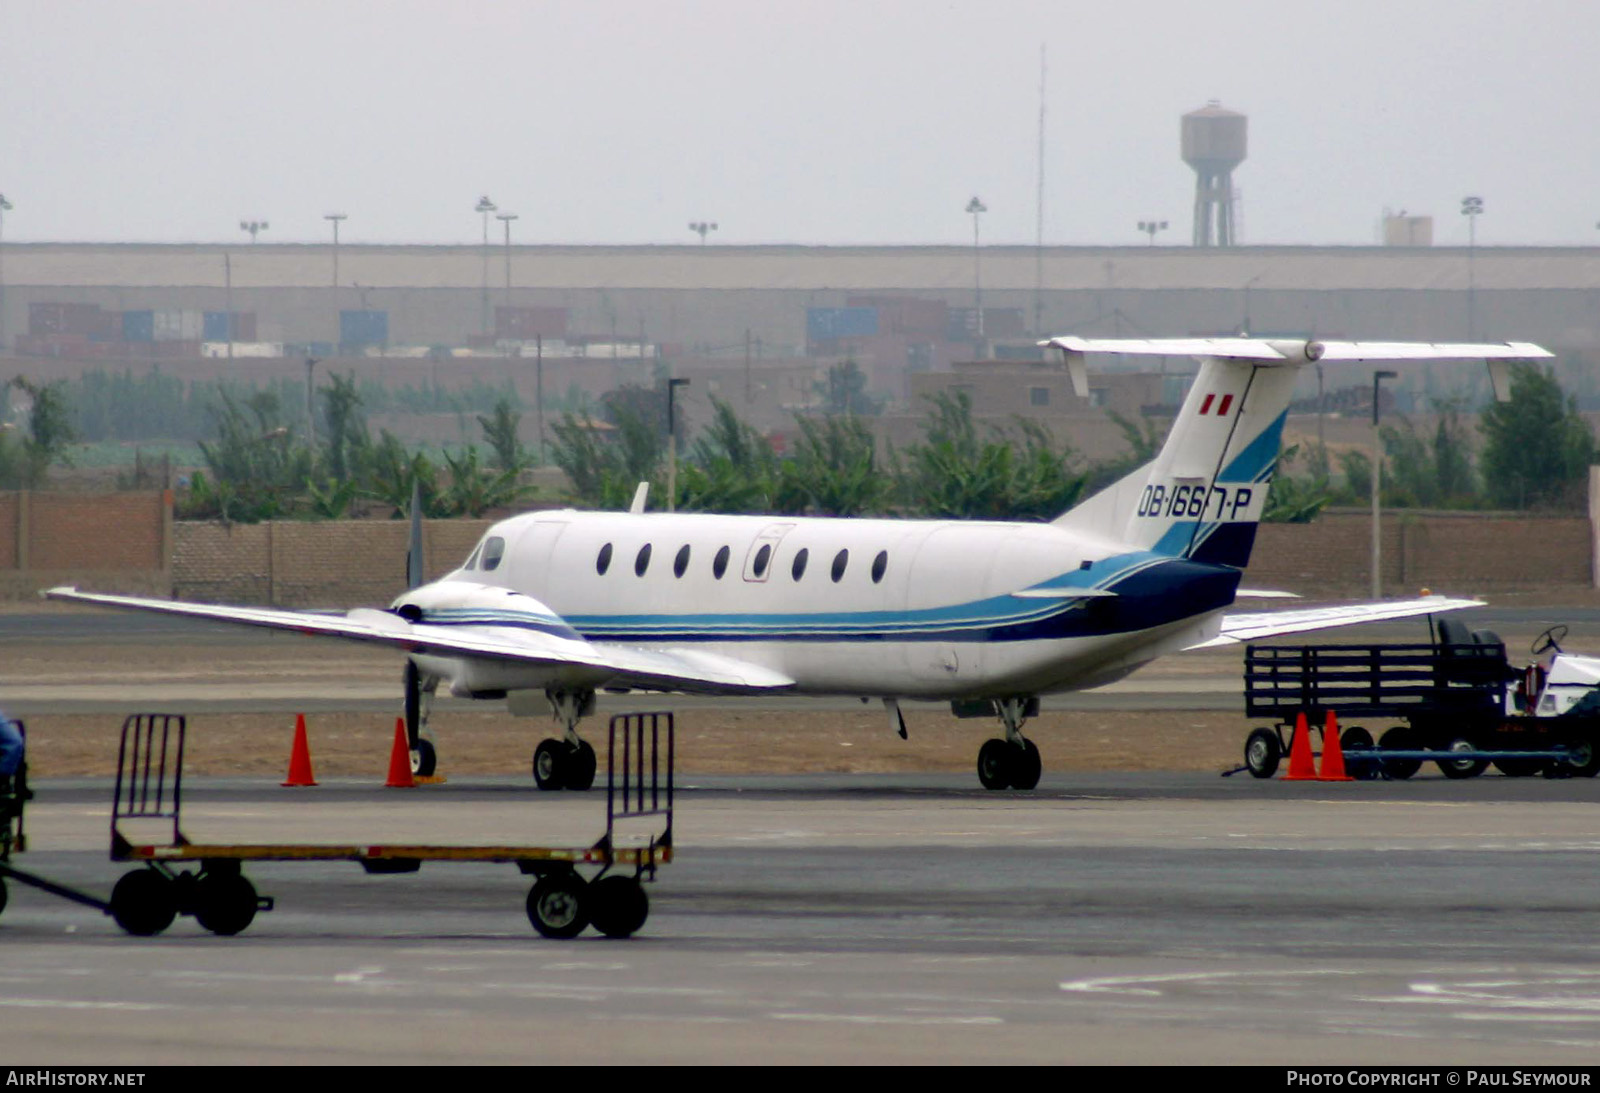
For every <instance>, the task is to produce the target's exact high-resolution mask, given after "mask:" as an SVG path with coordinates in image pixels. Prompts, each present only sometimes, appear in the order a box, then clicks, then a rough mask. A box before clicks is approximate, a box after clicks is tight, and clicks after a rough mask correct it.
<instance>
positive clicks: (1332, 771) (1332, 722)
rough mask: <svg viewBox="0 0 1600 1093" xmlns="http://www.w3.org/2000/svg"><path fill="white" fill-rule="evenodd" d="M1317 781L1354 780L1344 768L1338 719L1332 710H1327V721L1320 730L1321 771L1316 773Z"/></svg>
mask: <svg viewBox="0 0 1600 1093" xmlns="http://www.w3.org/2000/svg"><path fill="white" fill-rule="evenodd" d="M1317 781H1319V782H1354V781H1355V779H1354V778H1352V777H1350V775H1348V774H1346V773H1345V770H1344V748H1343V747H1341V746H1340V745H1339V719H1338V718H1336V717H1334V716H1333V711H1332V710H1329V711H1328V721H1327V724H1326V726H1325V727H1324V728H1323V730H1322V773H1321V774H1319V775H1317Z"/></svg>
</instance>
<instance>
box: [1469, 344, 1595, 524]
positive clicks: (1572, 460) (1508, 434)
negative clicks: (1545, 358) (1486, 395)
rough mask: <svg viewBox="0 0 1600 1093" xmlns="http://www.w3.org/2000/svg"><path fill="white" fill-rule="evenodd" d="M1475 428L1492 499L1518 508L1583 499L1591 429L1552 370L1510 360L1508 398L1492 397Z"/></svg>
mask: <svg viewBox="0 0 1600 1093" xmlns="http://www.w3.org/2000/svg"><path fill="white" fill-rule="evenodd" d="M1478 428H1479V430H1480V431H1481V432H1482V434H1483V438H1484V446H1483V457H1482V460H1481V466H1482V468H1483V480H1484V485H1485V487H1486V488H1487V490H1488V493H1489V500H1490V502H1491V503H1493V504H1494V505H1496V506H1498V507H1500V508H1519V509H1520V508H1573V507H1578V506H1581V505H1582V503H1583V497H1584V492H1585V489H1586V487H1587V476H1588V473H1589V465H1590V464H1591V463H1592V462H1594V456H1595V440H1594V433H1593V432H1592V431H1591V430H1590V428H1589V425H1588V423H1587V422H1586V421H1584V419H1583V417H1582V416H1581V415H1580V414H1579V413H1578V407H1577V402H1576V400H1575V399H1572V398H1568V397H1563V394H1562V391H1561V386H1560V384H1558V383H1557V382H1556V379H1555V377H1554V376H1552V375H1551V374H1549V373H1548V372H1546V371H1545V370H1543V369H1542V368H1537V367H1535V366H1533V365H1517V366H1514V367H1513V368H1512V370H1511V391H1510V398H1509V399H1508V400H1507V401H1506V402H1494V403H1491V404H1490V406H1489V408H1488V409H1487V410H1485V411H1484V413H1483V417H1482V420H1481V421H1480V422H1479V425H1478Z"/></svg>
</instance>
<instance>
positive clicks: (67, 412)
mask: <svg viewBox="0 0 1600 1093" xmlns="http://www.w3.org/2000/svg"><path fill="white" fill-rule="evenodd" d="M11 385H12V386H13V387H15V388H16V389H17V390H19V391H24V392H26V393H27V394H28V396H29V397H30V398H31V399H32V401H33V405H32V407H31V408H30V409H29V410H28V435H27V437H26V438H25V439H24V440H23V441H22V452H21V456H22V458H21V461H20V471H21V475H22V479H23V481H22V483H21V484H22V485H26V486H27V487H28V488H29V489H36V488H37V487H38V486H39V485H40V484H42V483H43V482H44V476H45V472H46V471H48V470H49V469H50V465H51V464H52V463H55V462H58V461H59V462H65V461H66V452H67V446H68V445H69V444H71V443H72V442H73V441H74V440H75V439H77V432H76V431H75V430H74V429H73V427H72V417H73V414H72V405H71V403H70V402H69V401H68V399H67V394H66V384H65V383H64V382H63V381H61V380H57V381H56V382H55V383H48V384H45V385H44V386H42V387H40V386H38V385H37V384H34V383H31V382H29V381H28V380H27V379H26V378H24V377H22V376H18V377H17V378H16V379H14V380H12V381H11Z"/></svg>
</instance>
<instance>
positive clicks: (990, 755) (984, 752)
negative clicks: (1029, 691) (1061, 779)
mask: <svg viewBox="0 0 1600 1093" xmlns="http://www.w3.org/2000/svg"><path fill="white" fill-rule="evenodd" d="M994 707H995V709H996V711H997V712H998V713H999V715H1000V721H1001V722H1002V723H1003V724H1004V725H1005V729H1006V736H1005V739H1004V740H1001V739H998V738H996V739H992V740H987V741H985V742H984V745H983V747H981V748H979V749H978V781H980V782H982V783H983V788H984V789H1033V788H1034V787H1035V786H1037V785H1038V784H1039V775H1040V773H1041V772H1042V771H1043V765H1042V764H1041V763H1040V760H1039V749H1038V748H1037V747H1035V746H1034V743H1033V741H1031V740H1027V739H1024V738H1023V735H1022V726H1023V723H1024V722H1026V721H1027V719H1028V718H1030V717H1034V716H1036V715H1037V714H1038V713H1039V700H1038V699H1037V698H1034V697H1023V698H1005V699H1001V700H1000V701H998V702H996V703H994Z"/></svg>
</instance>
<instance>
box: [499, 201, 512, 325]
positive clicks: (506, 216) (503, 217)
mask: <svg viewBox="0 0 1600 1093" xmlns="http://www.w3.org/2000/svg"><path fill="white" fill-rule="evenodd" d="M516 218H517V214H516V213H496V214H495V219H496V220H498V221H500V223H502V224H504V225H505V226H506V307H508V308H509V307H510V306H511V222H512V221H513V220H515V219H516Z"/></svg>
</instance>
